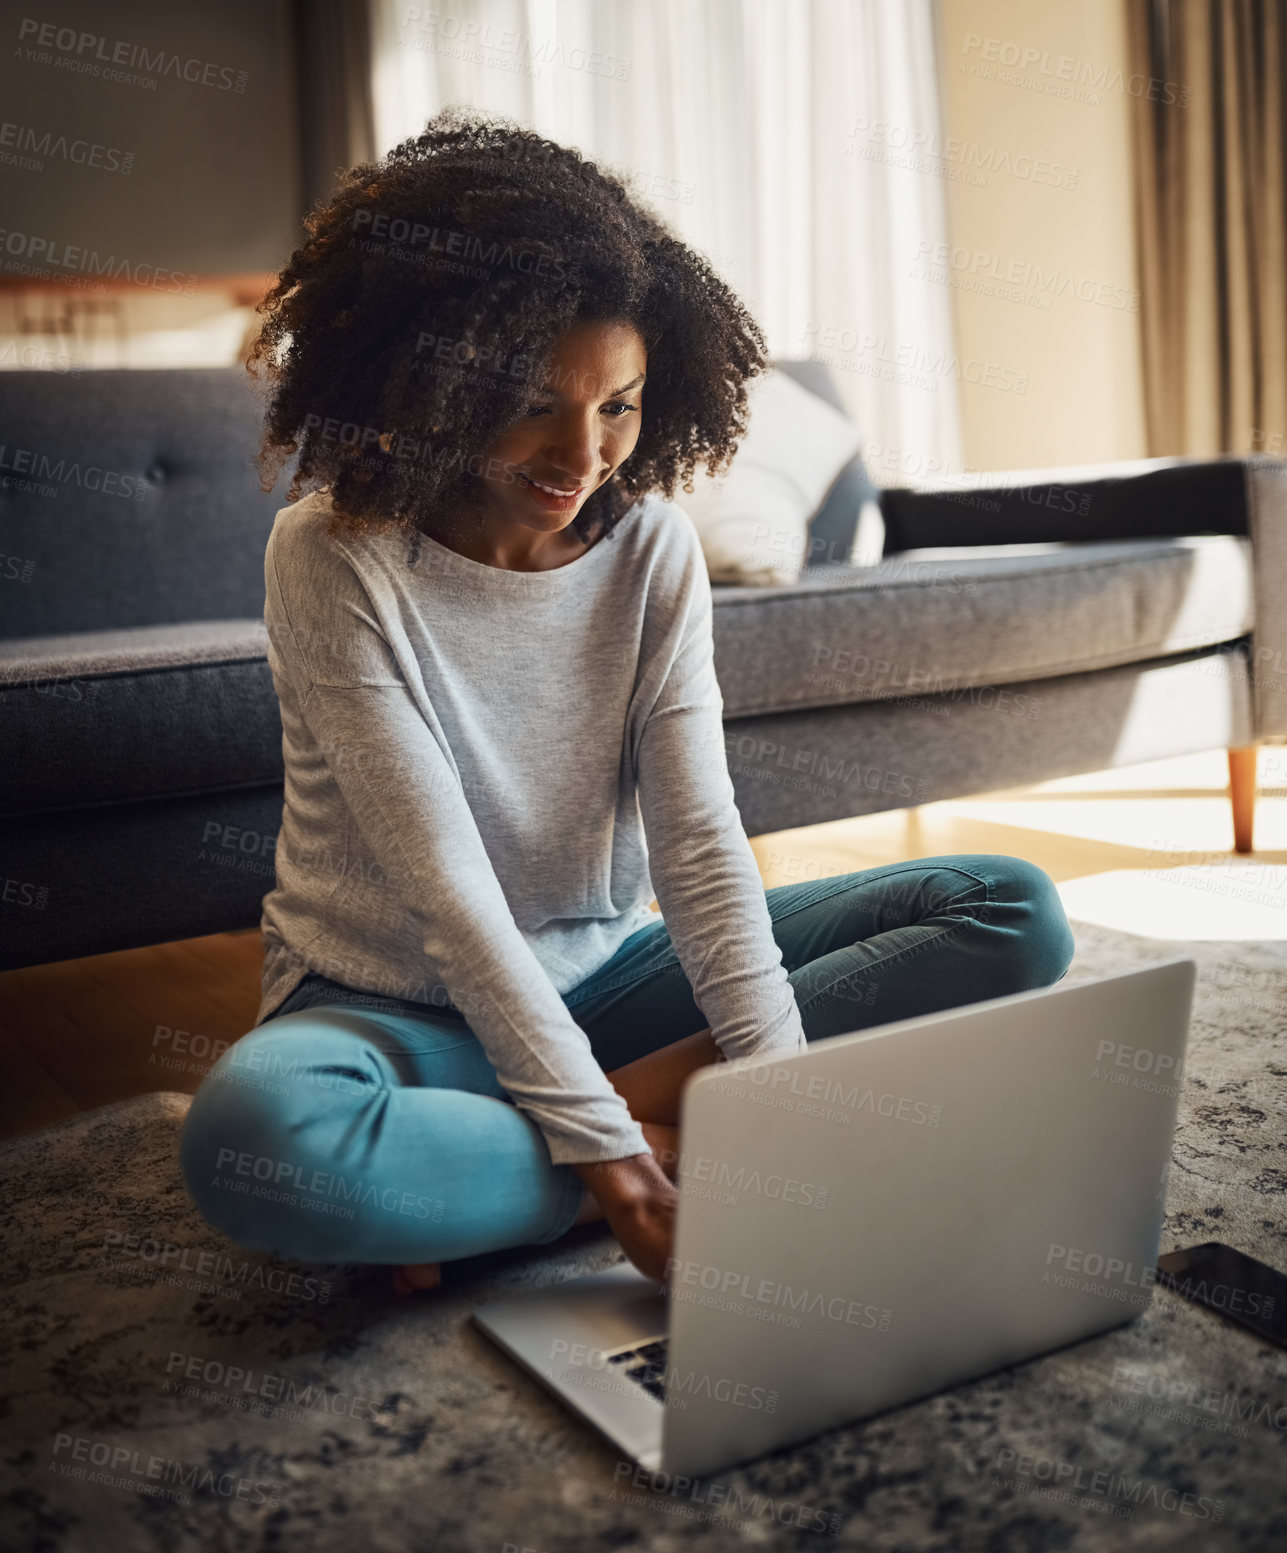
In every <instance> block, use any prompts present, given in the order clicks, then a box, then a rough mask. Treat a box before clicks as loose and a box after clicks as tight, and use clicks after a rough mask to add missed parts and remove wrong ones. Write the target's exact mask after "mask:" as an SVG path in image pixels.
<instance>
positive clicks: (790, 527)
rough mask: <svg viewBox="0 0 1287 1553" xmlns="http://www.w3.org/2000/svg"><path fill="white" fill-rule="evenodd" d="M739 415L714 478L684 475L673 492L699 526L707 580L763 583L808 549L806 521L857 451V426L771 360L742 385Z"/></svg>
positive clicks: (791, 575) (789, 574)
mask: <svg viewBox="0 0 1287 1553" xmlns="http://www.w3.org/2000/svg"><path fill="white" fill-rule="evenodd" d="M747 402H748V419H747V429H746V435H745V436H744V437H743V438H742V441H741V443H740V444H739V446H738V449H737V452H736V453H735V454H734V455H733V461H732V463H731V464H730V466H729V467H728V469H727V470H726V471H725V472H724V473H722V474H721V475H720V476H719V477H718V478H716V479H712V478H711V476H710V475H709V474H707V472H706V471H705V470H704V469H700V468H699V469H698V470H697V472H696V473H695V474H694V475H693V487H694V490H693V494H692V495H691V496H690V495H689V494H688V493H687V492H686V491H684V490H683V489H680V490H677V491H676V492H675V500H676V501H677V502H678V503H679V504H680V506H682V507H683V508H684V510H685V511H686V512H687V513H688V515H689V517H691V518H692V520H693V523H694V525H695V527H696V529H697V532H698V534H699V535H700V536H701V541H702V551H703V553H704V554H705V556H706V569H707V571H708V573H709V575H710V579H711V581H712V582H734V583H740V584H741V585H742V586H744V587H770V586H773V585H775V584H782V583H790V582H795V581H796V580H797V578H798V577H799V576H800V573H801V571H802V570H803V568H804V563H805V560H806V558H807V556H808V551H809V522H810V519H811V518H812V517H813V516H814V514H815V513H816V512H817V511H818V509H819V507H821V506H822V503H823V501H824V500H825V498H826V495H827V492H828V491H829V490H830V489H831V487H832V485H833V484H834V483H835V480H836V476H837V475H839V473H840V471H841V470H842V469H843V468H844V467H845V465H846V464H847V463H848V462H849V460H850V459H851V458H853V457H854V455H855V454H856V453H857V452H858V450H859V446H860V437H859V432H858V428H857V426H855V425H854V424H853V422H852V421H850V420H849V419H847V418H846V417H845V416H843V415H841V413H840V412H839V411H838V410H836V409H833V408H832V406H831V405H829V404H828V403H827V402H826V400H825V399H819V397H818V396H817V394H812V393H810V392H809V390H808V389H807V388H801V386H800V385H799V383H797V382H796V381H795V379H794V378H792V377H789V376H788V375H787V374H786V373H785V372H781V371H779V370H778V369H777V368H776V367H774V368H770V369H769V370H768V371H767V372H765V373H764V374H763V375H762V376H760V377H757V378H752V380H751V382H750V383H749V384H748V385H747Z"/></svg>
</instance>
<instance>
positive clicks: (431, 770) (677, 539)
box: [256, 493, 805, 1164]
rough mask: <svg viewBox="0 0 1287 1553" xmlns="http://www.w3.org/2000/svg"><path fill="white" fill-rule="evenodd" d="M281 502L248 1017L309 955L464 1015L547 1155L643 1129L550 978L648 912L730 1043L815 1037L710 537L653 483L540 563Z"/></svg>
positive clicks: (375, 987)
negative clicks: (783, 918) (733, 684)
mask: <svg viewBox="0 0 1287 1553" xmlns="http://www.w3.org/2000/svg"><path fill="white" fill-rule="evenodd" d="M329 510H330V508H329V498H328V497H327V496H326V495H325V494H323V493H314V494H313V495H310V496H306V497H304V498H303V499H302V500H300V501H298V502H295V503H294V504H293V505H291V506H288V507H286V508H284V509H283V510H282V511H280V512H279V513H278V514H277V518H276V521H275V522H274V524H273V529H272V533H271V535H270V537H269V541H268V547H267V552H266V555H265V561H264V579H265V588H266V599H265V608H264V617H265V621H266V624H267V626H268V632H269V662H270V664H271V667H272V673H273V682H274V685H275V686H276V690H277V695H278V699H279V701H280V703H281V714H282V728H283V739H282V748H283V753H284V756H285V762H286V803H285V810H284V814H283V819H282V827H281V832H280V835H279V837H278V843H277V852H276V864H277V878H276V885H275V888H274V889H272V890H271V891H270V892H269V893H268V895H267V896H266V897H265V900H264V910H263V935H264V941H265V949H266V958H265V962H264V976H263V997H262V1000H261V1003H260V1007H259V1012H258V1014H257V1016H256V1023H259V1022H260V1021H262V1020H263V1019H264V1018H265V1017H266V1015H268V1014H269V1013H271V1012H272V1010H273V1009H275V1008H276V1007H278V1006H279V1005H280V1004H281V1003H282V1002H283V1001H284V1000H285V998H286V997H287V996H288V995H289V993H290V992H291V991H292V990H293V989H294V988H295V987H296V986H297V985H298V983H299V982H300V980H301V979H302V978H303V977H304V975H305V974H306V973H307V972H308V971H310V970H311V971H317V972H319V973H321V974H322V975H325V976H329V977H330V978H331V979H333V980H336V981H341V982H343V983H345V984H346V985H348V986H351V987H356V988H360V989H362V990H365V991H370V992H377V993H384V994H392V995H393V996H396V997H402V998H409V999H413V1000H416V1001H420V1002H424V1003H426V1004H429V1005H436V1006H438V1007H441V1006H443V1005H444V1004H450V1005H451V1006H453V1007H455V1008H456V1009H458V1010H459V1011H460V1013H461V1014H462V1015H463V1016H464V1018H465V1019H466V1020H467V1021H468V1024H469V1027H470V1029H471V1030H472V1031H473V1033H474V1034H475V1035H476V1036H477V1037H478V1040H479V1041H480V1043H481V1044H482V1047H483V1050H484V1052H485V1053H486V1055H487V1057H488V1059H489V1060H490V1062H491V1063H492V1065H493V1067H494V1068H495V1069H496V1073H497V1076H498V1078H499V1080H500V1083H501V1084H502V1086H503V1087H504V1089H505V1090H506V1092H507V1093H508V1094H509V1095H510V1096H511V1098H512V1099H513V1100H514V1102H515V1104H516V1105H517V1106H518V1107H519V1108H520V1109H521V1110H522V1111H524V1112H525V1113H526V1114H527V1115H528V1116H530V1117H531V1118H532V1120H533V1121H534V1122H535V1123H536V1125H537V1126H538V1127H539V1128H540V1129H541V1132H542V1134H543V1136H544V1137H545V1140H546V1142H547V1144H548V1146H549V1149H550V1155H551V1158H552V1159H553V1161H554V1163H555V1164H569V1163H577V1162H582V1161H589V1160H602V1159H619V1158H624V1157H625V1156H627V1155H630V1154H640V1153H644V1152H646V1150H647V1143H646V1141H645V1139H644V1136H643V1133H642V1131H641V1130H640V1128H639V1126H638V1124H637V1123H636V1122H635V1121H634V1120H633V1118H632V1117H631V1116H630V1114H629V1112H628V1111H627V1109H626V1106H625V1102H624V1101H623V1100H622V1099H621V1098H620V1096H618V1095H617V1093H616V1091H615V1090H614V1089H613V1088H612V1086H611V1085H610V1084H609V1083H608V1081H607V1079H606V1078H605V1076H604V1074H603V1072H602V1070H601V1069H600V1067H599V1065H598V1063H597V1062H596V1061H595V1060H594V1057H593V1056H592V1054H591V1052H590V1048H589V1042H588V1041H587V1039H586V1036H585V1033H584V1031H582V1030H581V1029H580V1027H579V1026H578V1025H577V1024H576V1023H575V1021H574V1019H573V1017H572V1015H571V1013H570V1012H569V1011H568V1009H567V1007H566V1006H565V1004H564V1003H563V1001H562V998H561V997H560V995H559V994H561V993H564V992H568V991H570V990H571V989H572V988H573V987H574V986H576V985H577V983H579V982H581V981H583V980H584V979H585V978H586V977H587V976H589V975H590V974H591V973H592V972H593V971H595V970H597V969H598V968H599V967H600V966H601V965H602V964H603V963H604V962H605V961H606V960H608V959H609V958H610V957H611V955H612V954H614V953H615V951H616V950H617V949H618V948H619V947H620V945H621V944H622V943H623V942H624V941H625V939H626V938H628V937H629V935H630V934H631V933H633V932H635V931H636V930H637V929H638V928H640V927H641V926H643V925H644V924H645V923H648V922H653V921H655V920H656V917H655V915H654V914H653V912H652V911H651V910H650V909H649V906H648V902H649V901H650V900H651V898H652V897H653V895H654V894H655V895H656V898H657V902H658V904H659V906H660V907H661V911H662V915H663V917H664V918H665V921H666V925H667V928H668V930H669V933H670V937H671V941H672V943H673V944H674V946H675V950H676V952H677V954H678V957H679V961H680V964H681V966H682V967H683V970H684V972H685V974H686V975H687V977H688V980H689V983H690V985H691V986H692V988H693V993H694V996H695V998H696V1001H697V1004H698V1006H699V1007H700V1008H701V1010H702V1012H703V1014H704V1015H705V1016H706V1018H707V1020H708V1021H709V1023H710V1026H711V1030H712V1033H713V1035H714V1038H715V1040H716V1041H717V1043H718V1044H719V1047H720V1049H721V1051H722V1052H723V1053H724V1054H725V1055H726V1056H728V1057H730V1058H732V1057H743V1056H750V1055H762V1056H765V1057H768V1056H770V1055H777V1054H781V1053H789V1052H795V1051H798V1050H800V1049H801V1047H803V1045H804V1044H805V1038H804V1031H803V1028H802V1026H801V1023H800V1015H799V1011H798V1009H797V1007H796V1002H795V995H794V993H793V991H792V988H791V985H790V983H789V981H788V980H787V972H786V968H785V966H784V965H783V963H782V955H781V951H780V950H779V948H778V946H777V943H776V941H775V940H774V938H773V934H772V929H771V924H770V920H769V914H768V909H767V906H766V904H765V899H764V890H763V885H762V883H761V881H760V877H759V873H758V870H757V868H756V864H755V858H754V855H753V854H752V852H751V848H750V844H749V842H748V841H747V838H746V835H745V832H744V831H743V829H742V825H741V821H740V819H739V816H738V812H737V808H736V804H735V802H734V796H733V784H732V781H731V779H730V777H729V774H728V766H727V761H726V756H725V749H724V737H723V723H722V712H723V699H722V695H721V692H720V688H719V684H718V681H717V680H716V678H715V670H714V665H713V649H712V638H711V595H710V584H709V581H708V579H707V573H706V567H705V562H704V560H703V556H702V551H701V544H700V541H699V539H698V536H697V532H696V529H695V528H694V527H693V523H692V520H691V519H690V518H689V516H688V514H687V513H686V512H685V511H684V510H683V508H682V507H681V506H679V505H678V504H676V503H674V502H667V501H664V500H662V499H661V498H659V497H655V496H649V497H646V498H644V499H643V500H642V501H640V502H638V503H636V505H635V506H634V507H633V508H631V510H630V511H629V512H628V513H627V514H626V515H625V517H623V518H622V519H621V521H620V522H619V523H618V525H617V527H616V529H615V530H613V531H612V532H611V533H610V534H608V535H607V536H606V537H605V538H603V539H601V540H600V541H599V542H598V543H597V544H595V545H593V546H591V548H590V549H589V550H587V551H586V552H585V553H584V554H583V555H581V556H578V557H577V559H576V560H574V561H572V562H571V563H569V564H567V565H564V566H560V567H556V568H554V569H553V570H550V571H538V572H523V571H509V570H505V569H503V568H500V567H494V566H486V565H484V564H482V563H481V562H478V561H473V560H470V559H468V558H467V557H465V556H461V555H458V554H457V553H456V552H455V551H454V550H451V549H448V548H447V547H446V546H444V545H441V544H439V543H438V542H437V541H435V540H433V539H430V538H428V537H427V536H426V537H422V538H421V540H420V556H419V559H418V560H417V561H416V563H415V564H414V565H412V564H411V562H410V555H409V545H410V543H411V536H409V535H408V534H407V533H406V532H405V531H404V530H401V529H396V530H390V531H388V532H386V533H384V534H377V535H368V536H365V537H353V538H349V537H345V538H342V539H332V538H328V537H327V536H326V533H325V525H326V519H327V517H328V515H329Z"/></svg>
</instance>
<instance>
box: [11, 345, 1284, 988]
mask: <svg viewBox="0 0 1287 1553" xmlns="http://www.w3.org/2000/svg"><path fill="white" fill-rule="evenodd" d="M780 365H781V366H783V368H784V369H785V370H787V371H789V372H791V373H792V374H793V375H794V376H796V377H797V378H798V379H799V380H800V381H801V382H803V383H804V384H805V386H807V387H809V388H811V389H812V390H813V391H815V392H818V393H821V394H822V395H823V396H824V397H827V398H828V399H830V400H831V402H832V403H834V404H836V405H837V407H842V404H841V400H840V399H839V396H838V395H837V393H836V389H835V384H834V382H833V381H832V379H831V377H830V375H829V371H828V369H827V368H825V367H823V366H821V365H820V364H819V363H816V362H808V361H804V362H782V363H780ZM0 428H2V430H0V444H2V445H3V449H2V451H0V600H2V601H3V611H2V614H0V728H3V745H4V752H5V758H4V761H3V766H2V768H0V878H2V879H3V884H2V885H0V942H2V943H3V949H2V950H0V968H12V967H16V966H22V965H31V964H38V963H43V962H46V961H51V960H59V959H65V958H69V957H72V956H79V955H85V954H91V953H98V952H103V951H108V950H114V949H121V948H127V947H132V946H135V945H141V944H147V943H155V942H161V941H166V940H171V939H177V938H184V937H190V936H194V935H197V934H203V933H212V932H218V931H223V930H227V929H231V928H243V927H252V926H255V925H256V924H257V923H258V921H259V914H260V902H261V899H262V897H263V895H264V894H265V892H266V891H267V890H268V889H269V888H271V885H272V882H273V848H274V845H275V840H276V836H277V831H278V826H279V823H280V816H281V808H282V779H283V769H282V755H281V726H280V722H279V718H278V709H277V701H276V697H275V695H274V693H273V686H272V678H271V675H270V673H269V668H268V663H267V659H266V636H265V631H264V626H263V622H262V607H263V552H264V544H265V540H266V538H267V535H268V531H269V528H270V527H271V524H272V520H273V514H274V513H275V512H276V510H277V509H278V508H279V507H280V506H281V505H282V503H283V499H284V498H283V492H284V484H281V485H279V486H278V488H277V490H276V491H275V492H274V493H272V494H264V493H263V492H262V491H261V490H260V489H259V485H258V479H257V476H256V473H255V470H254V468H253V465H252V462H251V456H252V453H253V449H254V447H255V445H256V442H257V439H258V418H257V411H256V405H255V400H254V396H253V393H252V392H251V389H250V387H249V386H248V383H247V380H246V378H245V375H244V373H243V372H241V371H240V369H235V368H234V369H228V370H202V371H135V372H131V371H101V372H96V373H89V374H86V375H85V376H83V377H80V378H64V377H59V376H57V375H54V374H48V373H40V372H6V373H0ZM867 489H868V487H867V484H866V480H865V477H864V475H863V472H862V469H861V466H860V465H858V464H855V465H853V466H851V467H850V469H849V470H847V471H846V472H845V474H844V475H843V476H842V477H841V479H840V480H839V481H838V482H837V485H836V486H835V487H834V488H833V491H832V493H831V495H830V497H829V499H828V503H827V504H826V506H825V507H824V509H823V511H822V512H820V513H819V515H818V518H817V520H816V521H815V524H814V530H813V534H814V539H815V541H816V548H815V551H814V554H813V556H812V560H813V563H814V564H811V565H810V566H808V567H807V569H806V571H805V573H804V575H803V578H802V579H801V580H800V581H799V582H798V583H796V584H793V585H791V586H786V587H775V588H743V587H729V586H722V585H720V586H717V587H716V588H715V590H714V592H715V639H716V653H717V671H718V675H719V679H720V683H721V687H722V690H723V694H724V700H725V713H726V729H727V750H728V761H729V770H730V772H731V774H732V778H733V782H734V787H735V790H736V794H737V799H738V804H739V807H740V810H741V814H742V818H743V822H744V824H745V826H746V829H747V831H748V833H749V834H752V835H755V834H763V833H766V832H770V831H775V830H779V829H782V828H784V827H788V826H796V825H808V824H812V823H815V822H817V821H821V820H830V819H837V818H841V817H844V816H849V815H857V814H864V813H868V812H872V811H875V810H880V809H888V808H895V807H902V806H905V805H908V804H915V803H921V802H926V801H929V800H933V799H939V798H947V797H954V796H959V795H962V794H966V793H971V792H979V791H984V790H988V789H995V788H998V787H1003V786H1009V785H1013V784H1018V783H1025V782H1030V781H1036V780H1040V779H1044V778H1049V777H1055V776H1063V775H1071V774H1074V773H1078V772H1083V771H1089V770H1096V769H1101V768H1106V767H1111V766H1115V765H1122V764H1129V763H1131V762H1135V761H1141V760H1149V759H1153V758H1156V757H1160V756H1165V755H1172V754H1180V753H1184V752H1187V751H1192V750H1201V749H1211V748H1221V747H1225V748H1245V747H1246V746H1249V745H1251V744H1252V743H1253V742H1254V741H1255V740H1257V739H1258V738H1262V737H1266V736H1270V735H1278V734H1282V733H1284V732H1287V667H1284V659H1285V658H1287V606H1285V605H1284V602H1283V600H1284V592H1285V585H1287V465H1284V464H1283V463H1281V462H1279V461H1276V460H1275V461H1265V460H1253V459H1235V458H1224V459H1216V460H1212V461H1206V462H1204V461H1197V460H1157V461H1149V462H1147V463H1143V464H1136V465H1129V466H1109V467H1095V468H1086V469H1079V470H1073V471H1060V472H1058V474H1057V475H1056V474H1053V473H1052V472H1051V471H1042V472H1040V474H1039V475H1034V476H1029V477H1013V478H1012V477H1006V479H1005V481H1003V482H994V483H993V484H992V485H991V486H990V488H989V489H986V490H980V491H965V490H961V489H943V488H940V489H929V488H922V489H906V488H886V489H883V490H881V491H880V493H879V500H880V505H881V509H882V511H883V514H884V519H885V523H886V529H887V537H886V559H885V561H884V562H883V563H882V564H881V565H880V566H878V567H874V568H867V569H861V568H855V567H852V566H850V565H849V564H848V563H847V562H846V561H845V560H843V559H837V558H836V557H838V556H843V555H844V554H846V553H847V538H846V536H847V534H848V533H850V532H852V528H853V520H854V513H855V504H856V503H857V501H858V500H860V499H861V497H862V495H863V493H864V491H865V490H867ZM1253 669H1254V672H1253ZM1243 769H1244V770H1245V766H1244V768H1243ZM1244 830H1245V827H1244ZM1159 839H1160V840H1161V842H1162V844H1165V838H1159ZM1244 844H1246V837H1245V835H1244Z"/></svg>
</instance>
